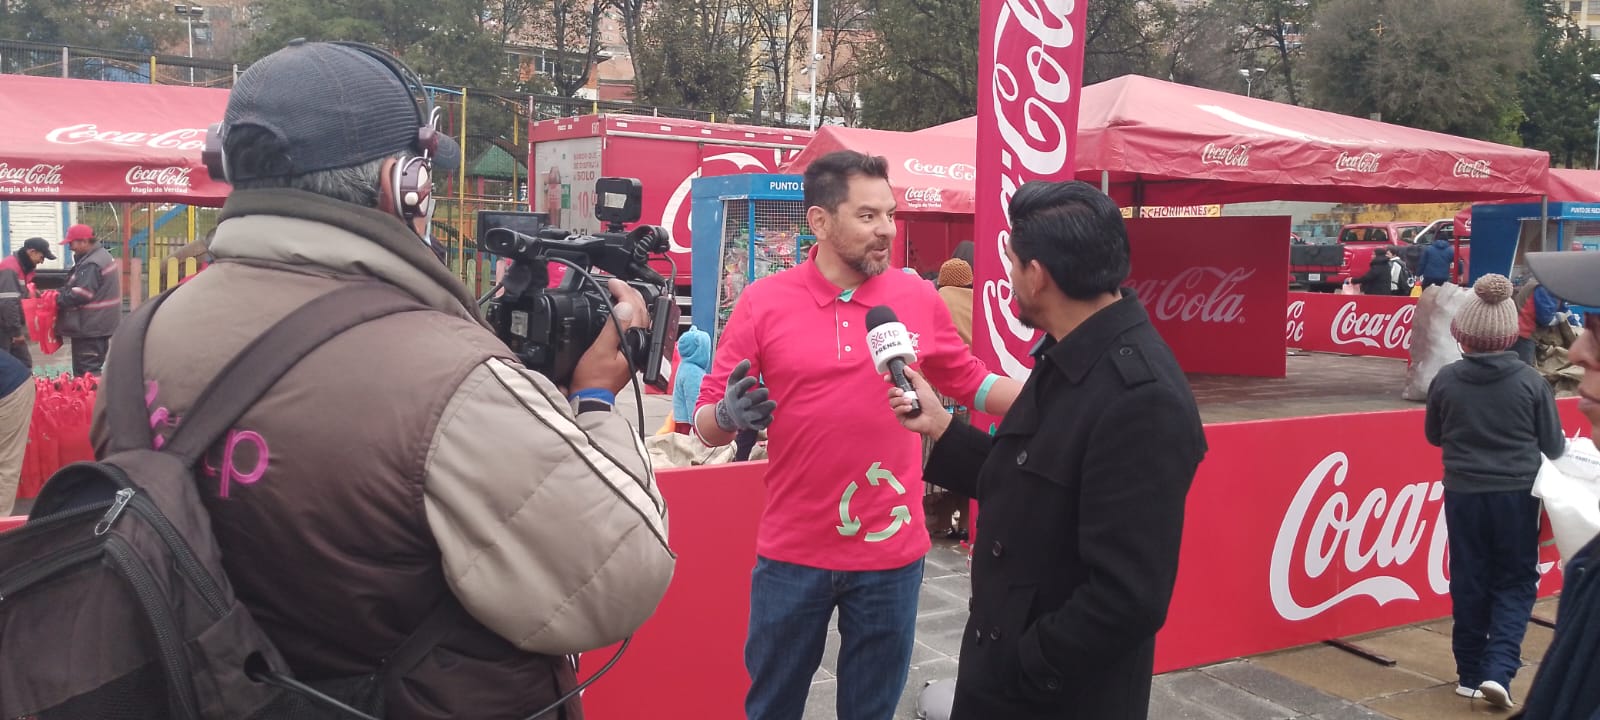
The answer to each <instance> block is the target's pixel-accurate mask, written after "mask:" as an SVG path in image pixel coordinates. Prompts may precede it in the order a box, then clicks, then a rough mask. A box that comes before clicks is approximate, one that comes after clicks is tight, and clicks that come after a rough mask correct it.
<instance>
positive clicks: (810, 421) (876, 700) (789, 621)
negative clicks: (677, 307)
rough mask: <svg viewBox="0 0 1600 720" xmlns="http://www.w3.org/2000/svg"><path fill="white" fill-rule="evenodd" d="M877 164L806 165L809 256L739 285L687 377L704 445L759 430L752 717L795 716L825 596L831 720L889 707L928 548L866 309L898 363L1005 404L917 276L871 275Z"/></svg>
mask: <svg viewBox="0 0 1600 720" xmlns="http://www.w3.org/2000/svg"><path fill="white" fill-rule="evenodd" d="M888 177H889V176H888V165H887V163H886V162H885V160H884V159H883V158H881V157H870V156H867V155H863V154H861V153H857V152H850V151H842V152H836V153H832V154H829V155H826V156H824V157H822V158H819V159H818V160H817V161H816V162H814V163H812V164H811V166H810V167H808V168H807V169H806V173H805V203H806V206H807V207H806V220H807V222H808V223H809V224H810V226H811V229H812V230H813V231H814V232H815V233H816V236H817V244H816V246H815V247H814V248H812V251H811V255H810V257H809V258H808V261H807V262H804V263H801V264H800V265H799V266H797V267H795V268H792V269H790V270H786V271H784V272H781V273H778V274H777V275H773V276H771V277H767V278H764V279H762V280H760V281H758V282H756V283H753V284H751V285H750V286H749V287H746V288H745V289H744V291H743V292H742V293H741V294H740V297H739V301H738V304H737V305H735V306H734V310H733V315H732V316H731V317H730V318H729V319H728V324H727V327H726V328H724V329H723V331H722V334H721V336H720V337H719V338H718V339H717V342H718V347H717V350H716V357H715V359H714V361H713V364H712V368H711V372H710V373H709V374H708V375H707V376H706V378H705V381H704V382H703V383H702V385H701V389H700V399H699V402H698V404H697V406H696V407H697V409H696V414H695V427H696V430H697V432H698V433H699V435H700V437H701V438H702V439H704V440H705V442H706V443H707V444H709V445H723V444H726V443H728V442H729V441H730V440H731V439H732V438H733V436H734V434H735V433H737V432H740V431H750V430H762V429H765V430H767V438H768V454H769V457H770V459H771V467H770V469H769V470H768V471H767V477H766V483H767V506H766V509H765V510H764V512H763V513H762V517H761V526H760V530H759V533H758V535H757V539H756V553H757V555H758V557H757V560H756V568H755V572H754V575H753V577H752V579H751V580H752V581H751V590H750V631H749V637H748V639H747V641H746V644H745V664H746V666H747V668H748V669H749V671H750V678H751V687H750V693H749V695H748V696H747V697H746V699H745V711H746V714H747V716H748V717H749V718H751V720H772V719H775V718H776V719H781V720H798V719H799V718H800V716H801V714H802V712H803V711H804V709H805V701H806V694H807V691H808V690H809V689H810V686H811V678H812V675H813V674H815V672H816V670H817V666H818V665H819V664H820V663H821V660H822V652H823V644H824V642H825V640H826V638H827V632H828V620H829V618H830V617H831V616H832V614H833V611H834V608H835V607H837V608H838V609H839V635H840V641H841V647H840V650H839V665H838V668H837V673H836V674H837V675H838V677H839V691H838V692H839V694H838V717H839V718H840V720H889V718H891V717H893V715H894V710H895V706H896V704H897V703H898V702H899V700H900V695H901V692H902V691H903V690H904V688H905V682H906V673H907V670H908V668H909V665H910V660H911V648H912V644H913V639H914V635H915V632H916V619H917V618H916V614H917V596H918V590H919V588H920V587H921V583H922V560H923V556H924V555H926V554H927V552H928V549H929V548H930V547H931V544H930V542H929V538H928V533H927V532H925V531H924V530H923V523H924V520H923V508H922V495H923V485H922V444H921V439H920V438H918V437H917V436H916V435H914V434H910V433H907V432H905V431H903V430H902V429H901V428H900V425H899V423H898V422H897V421H896V420H895V416H894V415H893V414H892V413H890V412H888V411H887V410H885V409H884V407H883V399H882V398H883V393H884V388H885V383H884V380H883V377H882V376H881V375H879V373H878V372H876V370H875V369H874V366H873V363H872V360H871V356H870V353H869V351H868V347H867V337H866V336H867V329H868V328H867V324H866V317H867V311H868V310H870V309H871V308H873V307H875V306H878V305H888V306H890V307H891V308H892V309H893V310H894V311H895V313H896V314H897V316H898V318H899V321H900V322H901V323H903V324H905V326H906V328H907V329H908V331H909V332H910V334H911V337H912V344H913V346H914V349H915V350H916V354H917V362H916V363H915V364H914V366H915V367H919V368H920V369H921V371H922V372H923V374H925V375H927V376H928V377H929V378H931V379H932V380H933V382H935V383H936V384H938V386H939V387H940V388H941V389H942V390H944V391H945V392H946V393H948V394H949V395H951V396H952V397H955V398H956V399H958V400H959V401H960V402H962V403H963V404H966V405H967V406H968V407H972V408H977V409H979V410H982V411H985V412H988V413H990V414H1003V413H1004V412H1005V411H1006V410H1007V409H1009V408H1010V406H1011V401H1012V400H1014V399H1015V398H1016V396H1017V391H1018V390H1019V388H1020V387H1021V386H1020V384H1019V383H1017V382H1016V381H1014V380H1011V379H1009V378H1002V377H999V376H996V375H993V374H991V373H990V372H989V371H988V369H987V368H985V367H984V365H983V363H982V362H980V361H979V360H978V359H977V358H975V357H973V355H972V352H971V351H970V349H968V347H967V345H966V343H964V342H962V340H961V336H960V335H959V334H958V333H957V332H956V328H955V325H954V324H952V322H951V320H950V312H949V310H947V309H946V308H945V305H944V302H943V301H942V300H940V298H939V295H938V292H937V291H936V290H935V289H934V287H933V285H932V284H930V283H928V282H926V281H924V280H922V279H921V278H919V277H917V276H915V275H908V274H905V273H901V272H884V271H885V270H886V269H888V267H889V247H890V243H891V242H893V240H894V235H895V226H894V211H895V196H894V192H893V190H892V189H891V188H890V186H889V179H888ZM830 353H831V355H830ZM758 378H759V383H761V384H762V385H764V386H765V387H762V388H756V387H755V386H756V384H757V383H758ZM769 425H770V427H769Z"/></svg>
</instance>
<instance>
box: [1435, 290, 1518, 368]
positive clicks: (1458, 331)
mask: <svg viewBox="0 0 1600 720" xmlns="http://www.w3.org/2000/svg"><path fill="white" fill-rule="evenodd" d="M1472 294H1473V296H1472V297H1471V298H1468V299H1467V304H1466V305H1463V306H1461V311H1460V312H1458V313H1456V318H1455V320H1452V321H1451V322H1450V334H1451V335H1454V336H1455V338H1456V342H1459V343H1461V350H1462V351H1463V352H1469V353H1491V352H1504V351H1505V350H1506V349H1508V348H1510V347H1511V345H1512V343H1515V342H1516V341H1517V307H1516V304H1514V303H1512V302H1511V281H1510V280H1507V279H1506V276H1504V275H1495V274H1493V273H1491V274H1488V275H1484V276H1483V277H1481V278H1478V281H1477V282H1475V283H1473V284H1472Z"/></svg>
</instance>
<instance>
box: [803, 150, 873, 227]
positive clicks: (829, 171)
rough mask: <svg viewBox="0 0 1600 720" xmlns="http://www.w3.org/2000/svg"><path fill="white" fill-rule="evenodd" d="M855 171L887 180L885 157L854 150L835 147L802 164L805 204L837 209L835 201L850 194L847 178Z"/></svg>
mask: <svg viewBox="0 0 1600 720" xmlns="http://www.w3.org/2000/svg"><path fill="white" fill-rule="evenodd" d="M856 175H859V176H862V177H869V178H879V179H882V180H885V181H887V180H888V179H889V161H888V160H885V159H884V158H883V157H882V156H879V155H867V154H865V153H858V152H856V151H854V150H839V151H836V152H831V153H828V154H827V155H823V156H822V157H820V158H817V159H816V160H815V161H813V162H812V163H811V164H810V165H808V166H806V174H805V183H806V185H805V203H806V207H808V208H809V207H819V208H822V209H823V210H827V211H828V212H833V211H835V210H838V209H839V203H842V202H844V201H845V198H847V197H849V196H850V178H851V177H852V176H856Z"/></svg>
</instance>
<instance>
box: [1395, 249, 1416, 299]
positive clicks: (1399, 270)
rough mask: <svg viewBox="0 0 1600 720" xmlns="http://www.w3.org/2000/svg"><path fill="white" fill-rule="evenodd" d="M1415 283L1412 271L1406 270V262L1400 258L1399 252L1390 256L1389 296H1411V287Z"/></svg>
mask: <svg viewBox="0 0 1600 720" xmlns="http://www.w3.org/2000/svg"><path fill="white" fill-rule="evenodd" d="M1413 282H1415V281H1414V280H1413V279H1412V277H1411V271H1410V270H1408V269H1406V261H1405V260H1404V259H1402V258H1401V257H1400V253H1399V252H1395V253H1393V254H1391V255H1390V256H1389V294H1390V295H1410V294H1411V285H1412V283H1413Z"/></svg>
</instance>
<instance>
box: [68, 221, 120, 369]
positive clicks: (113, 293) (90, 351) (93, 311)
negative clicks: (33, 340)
mask: <svg viewBox="0 0 1600 720" xmlns="http://www.w3.org/2000/svg"><path fill="white" fill-rule="evenodd" d="M61 244H62V245H68V246H70V247H71V248H72V269H71V270H68V271H67V280H66V283H65V284H64V285H62V287H61V291H60V292H58V293H57V294H56V306H57V307H58V308H59V313H60V314H59V315H57V316H56V334H58V335H60V336H61V337H62V338H63V339H65V340H67V342H69V343H71V345H72V374H73V375H77V376H79V377H82V376H84V375H89V374H94V375H99V374H100V368H101V366H103V365H105V362H106V348H107V347H108V346H110V344H111V335H112V334H113V333H115V332H116V331H117V325H120V324H121V323H122V278H121V277H120V276H119V274H118V273H117V261H116V259H115V258H113V257H111V253H108V252H106V249H105V248H103V247H100V241H99V240H98V239H97V238H95V236H94V228H91V227H89V226H88V225H73V226H72V227H70V228H67V239H65V240H63V241H61Z"/></svg>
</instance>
